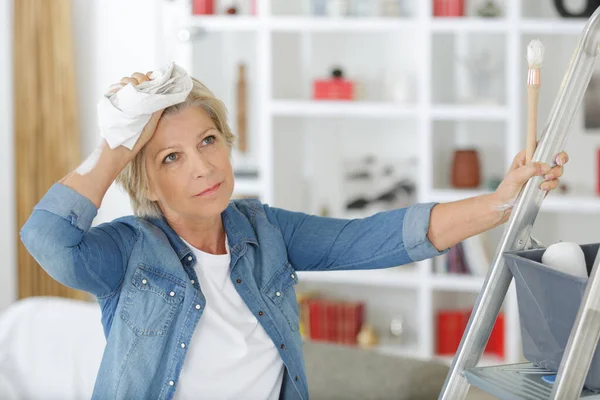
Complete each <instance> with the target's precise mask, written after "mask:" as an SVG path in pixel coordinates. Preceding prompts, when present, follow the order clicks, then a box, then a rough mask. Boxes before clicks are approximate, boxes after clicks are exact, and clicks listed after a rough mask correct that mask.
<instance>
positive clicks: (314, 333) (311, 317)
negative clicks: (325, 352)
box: [297, 293, 365, 346]
mask: <svg viewBox="0 0 600 400" xmlns="http://www.w3.org/2000/svg"><path fill="white" fill-rule="evenodd" d="M297 299H298V308H299V310H300V334H301V335H302V338H303V339H307V340H312V341H322V342H332V343H338V344H345V345H350V346H353V345H356V344H357V336H358V334H359V332H360V330H361V328H362V326H363V323H364V321H365V304H364V303H363V302H349V301H341V300H331V299H324V298H320V297H317V296H314V295H312V294H301V293H299V294H298V295H297Z"/></svg>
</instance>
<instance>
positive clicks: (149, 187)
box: [146, 180, 158, 201]
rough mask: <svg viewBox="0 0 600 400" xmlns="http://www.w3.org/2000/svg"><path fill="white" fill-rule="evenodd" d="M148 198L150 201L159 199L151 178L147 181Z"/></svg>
mask: <svg viewBox="0 0 600 400" xmlns="http://www.w3.org/2000/svg"><path fill="white" fill-rule="evenodd" d="M146 198H147V199H148V200H150V201H158V196H157V194H156V191H155V190H154V185H153V184H152V182H150V180H148V182H147V183H146Z"/></svg>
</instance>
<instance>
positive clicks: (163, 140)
mask: <svg viewBox="0 0 600 400" xmlns="http://www.w3.org/2000/svg"><path fill="white" fill-rule="evenodd" d="M145 165H146V171H147V176H148V197H149V199H150V200H152V201H157V202H158V204H159V205H160V207H161V209H162V211H163V213H164V214H165V216H166V217H167V218H179V217H184V218H185V219H186V220H198V219H200V220H202V219H210V218H214V217H216V216H220V214H221V212H222V211H223V210H224V209H225V208H227V205H228V204H229V200H230V198H231V194H232V193H233V184H234V182H233V170H232V167H231V162H230V152H229V147H228V145H227V143H226V142H225V138H224V137H223V135H222V134H221V132H219V131H218V130H217V128H216V126H215V124H214V122H213V121H212V119H211V118H210V116H209V115H208V113H207V112H206V111H205V110H204V109H202V108H201V107H187V108H185V109H183V110H182V111H179V112H177V113H175V114H170V115H168V116H165V117H164V118H161V119H160V121H159V123H158V126H157V128H156V132H155V133H154V136H152V139H150V141H148V143H147V144H146V156H145Z"/></svg>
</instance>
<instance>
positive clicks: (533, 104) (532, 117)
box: [525, 86, 540, 164]
mask: <svg viewBox="0 0 600 400" xmlns="http://www.w3.org/2000/svg"><path fill="white" fill-rule="evenodd" d="M539 94H540V87H539V86H527V97H528V100H529V101H528V113H527V145H526V147H525V162H526V163H527V164H529V163H530V162H531V160H532V159H533V153H535V149H536V147H537V120H538V99H539Z"/></svg>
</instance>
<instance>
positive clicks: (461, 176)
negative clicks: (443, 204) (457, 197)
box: [451, 149, 481, 189]
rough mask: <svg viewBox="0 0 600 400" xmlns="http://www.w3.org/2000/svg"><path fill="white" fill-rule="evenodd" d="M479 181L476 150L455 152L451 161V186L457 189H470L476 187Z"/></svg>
mask: <svg viewBox="0 0 600 400" xmlns="http://www.w3.org/2000/svg"><path fill="white" fill-rule="evenodd" d="M480 181H481V178H480V165H479V154H478V153H477V150H475V149H462V150H456V151H455V152H454V158H453V160H452V179H451V182H452V186H453V187H455V188H459V189H472V188H476V187H478V186H479V184H480Z"/></svg>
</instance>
